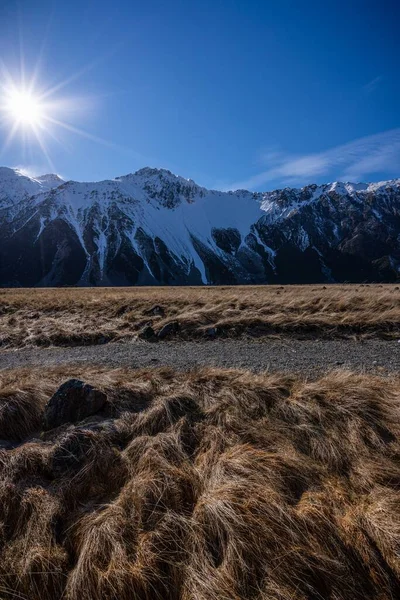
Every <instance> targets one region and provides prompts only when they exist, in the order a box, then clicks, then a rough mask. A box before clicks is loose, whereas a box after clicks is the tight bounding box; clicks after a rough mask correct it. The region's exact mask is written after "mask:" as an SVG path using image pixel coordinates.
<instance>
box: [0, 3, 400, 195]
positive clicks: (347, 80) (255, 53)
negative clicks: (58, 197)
mask: <svg viewBox="0 0 400 600" xmlns="http://www.w3.org/2000/svg"><path fill="white" fill-rule="evenodd" d="M399 22H400V4H399V2H398V1H396V0H393V1H391V0H376V1H370V0H350V1H349V0H345V1H342V0H334V1H331V2H329V1H328V2H321V1H314V0H308V1H307V0H297V1H296V0H292V1H290V0H261V1H256V0H236V1H235V0H201V1H200V0H182V1H180V0H170V1H169V2H162V1H159V0H147V1H146V2H145V1H142V2H139V1H137V0H19V2H17V1H16V0H0V57H1V60H2V62H3V67H4V66H5V68H6V69H7V70H8V72H9V73H10V74H11V75H12V77H13V79H14V81H19V78H20V66H19V65H20V50H21V47H22V49H23V54H24V60H25V71H26V78H27V79H29V78H30V76H31V74H32V73H33V70H34V68H35V65H36V63H37V61H38V59H39V57H40V56H41V62H40V68H39V76H38V80H37V81H38V84H37V86H38V87H41V88H46V89H48V88H51V87H52V86H54V85H56V84H57V83H59V82H63V81H65V80H68V79H70V78H71V80H70V81H69V83H66V84H65V85H64V87H60V88H59V89H58V90H56V91H55V92H54V94H53V96H52V97H51V100H52V101H53V102H54V104H55V105H57V106H59V108H60V112H59V114H58V116H57V119H58V120H60V121H63V122H65V123H68V124H70V125H71V126H73V127H74V128H76V129H82V130H85V131H86V132H87V133H88V134H89V135H91V136H94V138H96V139H93V138H90V139H89V138H87V137H82V136H80V135H79V134H77V133H73V132H71V131H68V130H67V129H65V128H63V127H61V126H57V125H54V124H52V125H51V134H52V135H54V136H56V137H57V138H58V142H57V141H56V140H55V139H54V138H53V137H51V135H50V134H45V135H44V136H43V138H42V141H43V142H44V143H45V146H46V148H47V153H48V157H49V158H50V161H51V163H52V164H53V165H54V168H55V169H56V170H57V172H59V173H60V174H61V175H62V176H64V177H66V178H69V179H76V180H87V181H88V180H100V179H105V178H112V177H115V176H118V175H123V174H126V173H129V172H132V171H135V170H137V169H139V168H141V167H143V166H148V165H149V166H155V167H165V168H168V169H170V170H172V171H173V172H175V173H178V174H180V175H182V176H184V177H191V178H193V179H194V180H196V181H197V182H198V183H200V184H202V185H205V186H207V187H219V188H231V187H235V188H236V187H248V188H251V189H257V190H268V189H272V188H276V187H282V186H284V185H303V184H305V183H311V182H322V181H332V180H336V179H339V178H340V179H343V178H344V179H350V180H361V181H366V180H378V179H383V178H391V177H399V176H400V76H399V74H400V64H399V63H400V42H399ZM79 73H80V75H79ZM72 76H76V77H75V78H72ZM0 93H1V92H0ZM66 101H68V103H69V104H68V105H67V106H64V105H63V102H66ZM9 129H10V123H9V122H7V123H6V124H4V123H3V125H2V126H1V128H0V148H1V146H2V145H3V143H4V141H5V140H6V138H7V136H8V134H9ZM25 134H26V136H27V137H28V142H27V143H26V144H25V146H23V144H22V135H21V132H19V133H17V134H16V135H15V136H14V137H13V139H12V140H11V142H10V143H9V144H8V145H7V147H6V148H3V152H2V155H1V157H0V162H1V164H3V165H7V166H20V167H25V168H27V169H28V170H30V172H32V173H35V174H39V173H40V172H43V171H49V170H50V167H49V165H48V161H47V159H46V157H45V156H44V154H43V151H42V149H41V147H40V144H39V143H38V142H36V141H35V139H34V138H33V135H31V134H30V133H29V132H26V131H25ZM97 138H101V141H100V139H97Z"/></svg>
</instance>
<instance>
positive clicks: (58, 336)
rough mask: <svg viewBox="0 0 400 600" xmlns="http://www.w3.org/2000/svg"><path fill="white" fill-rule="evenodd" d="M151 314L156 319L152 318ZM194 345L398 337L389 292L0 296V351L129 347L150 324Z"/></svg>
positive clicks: (398, 295) (15, 292)
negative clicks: (117, 343) (125, 343)
mask: <svg viewBox="0 0 400 600" xmlns="http://www.w3.org/2000/svg"><path fill="white" fill-rule="evenodd" d="M155 306H159V307H161V311H160V310H159V311H158V314H157V310H156V311H152V309H153V308H154V307H155ZM171 321H176V322H177V323H178V324H179V332H178V333H177V335H178V336H179V337H181V338H184V339H201V338H204V337H205V336H206V332H207V329H209V328H213V327H216V328H217V335H218V336H220V337H238V336H250V337H260V336H268V335H279V336H282V335H291V336H293V335H295V336H323V337H332V336H337V337H340V336H354V335H356V336H381V337H395V336H398V335H399V334H400V289H399V286H396V285H328V286H322V285H310V286H280V287H278V286H259V287H255V286H249V287H197V288H196V287H192V288H163V287H160V288H154V287H153V288H140V287H136V288H70V289H65V288H63V289H61V288H60V289H9V290H7V289H2V290H0V344H1V345H2V346H3V347H23V346H27V345H28V346H29V345H41V346H48V345H57V346H63V345H64V346H70V345H86V344H99V343H105V342H107V341H112V340H127V339H133V338H135V337H136V336H137V334H138V332H140V330H141V329H142V328H143V327H144V326H145V325H146V324H150V325H151V326H152V327H153V328H154V329H155V331H156V332H157V331H159V330H160V329H161V327H162V326H163V325H165V324H166V323H168V322H171Z"/></svg>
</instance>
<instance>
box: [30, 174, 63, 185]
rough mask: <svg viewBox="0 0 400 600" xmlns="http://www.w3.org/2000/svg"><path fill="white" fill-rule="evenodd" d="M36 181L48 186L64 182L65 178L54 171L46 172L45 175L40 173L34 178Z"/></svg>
mask: <svg viewBox="0 0 400 600" xmlns="http://www.w3.org/2000/svg"><path fill="white" fill-rule="evenodd" d="M35 179H36V181H39V182H40V183H41V184H42V185H46V186H48V187H49V188H53V187H57V186H58V185H61V184H62V183H65V180H64V179H62V178H61V177H60V176H59V175H56V174H55V173H47V174H46V175H40V176H39V177H36V178H35Z"/></svg>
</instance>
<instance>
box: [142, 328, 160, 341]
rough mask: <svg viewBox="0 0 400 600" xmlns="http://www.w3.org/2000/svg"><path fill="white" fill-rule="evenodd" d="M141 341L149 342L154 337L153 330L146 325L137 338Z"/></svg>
mask: <svg viewBox="0 0 400 600" xmlns="http://www.w3.org/2000/svg"><path fill="white" fill-rule="evenodd" d="M138 337H139V338H140V339H141V340H151V339H153V338H155V337H156V333H155V331H154V329H153V328H152V327H151V326H150V325H146V327H144V328H143V329H142V331H141V332H140V333H139V336H138Z"/></svg>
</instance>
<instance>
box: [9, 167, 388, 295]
mask: <svg viewBox="0 0 400 600" xmlns="http://www.w3.org/2000/svg"><path fill="white" fill-rule="evenodd" d="M399 275H400V180H398V179H396V180H392V181H384V182H380V183H373V184H351V183H332V184H325V185H319V186H318V185H308V186H306V187H304V188H301V189H291V188H285V189H282V190H276V191H273V192H266V193H252V192H249V191H246V190H238V191H236V192H219V191H214V190H207V189H205V188H203V187H200V186H199V185H197V184H196V183H195V182H194V181H192V180H187V179H184V178H182V177H178V176H176V175H173V174H172V173H171V172H170V171H167V170H164V169H151V168H144V169H141V170H139V171H137V172H136V173H133V174H130V175H126V176H123V177H117V178H116V179H113V180H107V181H101V182H97V183H78V182H74V181H63V180H62V179H60V178H59V177H58V176H57V175H44V176H42V177H37V178H35V179H33V178H30V177H27V176H25V175H23V174H22V173H20V172H19V171H18V170H14V169H8V168H0V285H2V286H13V285H22V286H36V285H74V284H78V285H135V284H143V285H145V284H149V285H151V284H171V285H172V284H193V285H196V284H202V283H203V284H235V283H300V282H323V281H396V280H397V279H398V278H399Z"/></svg>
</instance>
